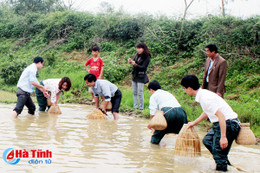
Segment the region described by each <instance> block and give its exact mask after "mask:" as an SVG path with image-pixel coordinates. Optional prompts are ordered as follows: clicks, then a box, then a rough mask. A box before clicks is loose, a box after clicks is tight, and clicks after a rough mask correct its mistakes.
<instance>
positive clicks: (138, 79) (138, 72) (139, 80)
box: [128, 43, 151, 110]
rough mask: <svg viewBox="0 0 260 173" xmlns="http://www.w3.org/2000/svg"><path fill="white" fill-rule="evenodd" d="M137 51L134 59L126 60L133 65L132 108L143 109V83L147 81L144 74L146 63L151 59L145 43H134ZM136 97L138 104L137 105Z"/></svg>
mask: <svg viewBox="0 0 260 173" xmlns="http://www.w3.org/2000/svg"><path fill="white" fill-rule="evenodd" d="M136 49H137V53H136V55H135V57H134V59H133V60H132V59H130V58H129V59H128V62H129V63H130V64H132V65H133V72H132V87H133V96H134V108H136V109H138V108H139V109H140V110H143V109H144V94H143V89H144V84H146V83H148V82H149V79H148V76H147V74H146V71H147V68H148V65H149V63H150V59H151V53H150V50H149V49H148V47H147V46H146V44H145V43H139V44H137V45H136ZM138 98H139V101H140V104H139V105H138Z"/></svg>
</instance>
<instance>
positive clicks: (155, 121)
mask: <svg viewBox="0 0 260 173" xmlns="http://www.w3.org/2000/svg"><path fill="white" fill-rule="evenodd" d="M149 125H150V126H151V128H153V129H155V130H164V129H166V128H167V121H166V119H165V117H164V112H163V111H159V110H157V111H156V113H155V116H154V117H153V118H152V119H151V120H150V122H149Z"/></svg>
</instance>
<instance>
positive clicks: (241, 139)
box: [236, 123, 256, 145]
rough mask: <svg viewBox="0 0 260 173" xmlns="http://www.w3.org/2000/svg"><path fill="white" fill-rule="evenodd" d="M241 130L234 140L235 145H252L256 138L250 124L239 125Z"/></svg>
mask: <svg viewBox="0 0 260 173" xmlns="http://www.w3.org/2000/svg"><path fill="white" fill-rule="evenodd" d="M240 126H241V129H240V131H239V134H238V136H237V139H236V143H237V144H240V145H254V144H255V143H256V137H255V135H254V133H253V132H252V130H251V129H250V123H241V124H240Z"/></svg>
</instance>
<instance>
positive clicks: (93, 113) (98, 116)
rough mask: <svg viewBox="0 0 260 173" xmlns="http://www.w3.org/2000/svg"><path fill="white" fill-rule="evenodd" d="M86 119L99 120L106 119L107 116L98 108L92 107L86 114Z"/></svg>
mask: <svg viewBox="0 0 260 173" xmlns="http://www.w3.org/2000/svg"><path fill="white" fill-rule="evenodd" d="M86 117H87V119H100V120H106V119H107V117H106V115H105V114H103V112H101V111H100V110H98V109H93V110H92V111H91V112H90V113H88V114H87V116H86Z"/></svg>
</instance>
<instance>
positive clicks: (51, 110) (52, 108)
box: [48, 105, 62, 114]
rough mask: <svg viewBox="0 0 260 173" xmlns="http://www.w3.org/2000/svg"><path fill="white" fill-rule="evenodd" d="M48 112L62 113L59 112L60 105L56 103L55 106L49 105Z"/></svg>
mask: <svg viewBox="0 0 260 173" xmlns="http://www.w3.org/2000/svg"><path fill="white" fill-rule="evenodd" d="M48 113H50V114H62V113H61V110H60V107H59V106H58V105H57V106H54V105H53V106H51V107H50V109H49V110H48Z"/></svg>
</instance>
